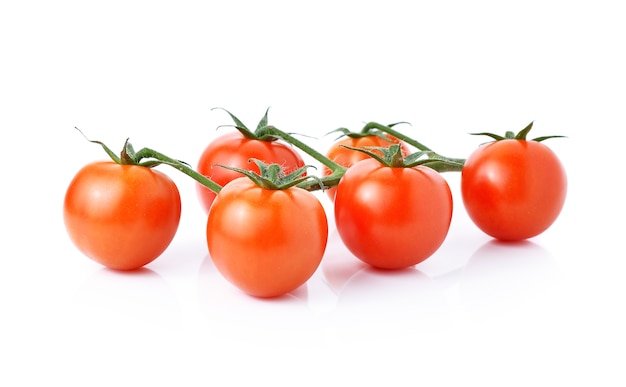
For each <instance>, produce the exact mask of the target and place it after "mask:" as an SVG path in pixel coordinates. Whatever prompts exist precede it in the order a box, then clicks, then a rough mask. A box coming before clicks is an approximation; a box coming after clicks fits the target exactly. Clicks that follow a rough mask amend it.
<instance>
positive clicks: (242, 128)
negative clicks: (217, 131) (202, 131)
mask: <svg viewBox="0 0 626 387" xmlns="http://www.w3.org/2000/svg"><path fill="white" fill-rule="evenodd" d="M215 109H219V110H223V111H225V112H226V113H228V115H229V116H230V118H231V119H232V120H233V122H234V123H235V124H234V125H221V126H232V127H234V128H235V129H237V130H238V131H239V132H240V133H241V134H242V135H243V136H244V137H245V138H247V139H250V140H259V141H276V140H279V139H280V137H278V136H275V135H273V134H272V133H271V130H270V129H271V128H272V126H270V125H268V122H269V120H268V117H267V115H268V113H269V111H270V108H267V110H265V114H264V115H263V117H262V118H261V120H260V121H259V123H258V124H257V126H256V129H255V130H251V129H248V127H247V126H246V125H244V123H243V122H242V121H241V120H240V119H239V118H237V116H235V115H234V114H232V113H231V112H229V111H228V110H226V109H224V108H220V107H216V108H213V109H211V110H215Z"/></svg>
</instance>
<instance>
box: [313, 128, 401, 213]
mask: <svg viewBox="0 0 626 387" xmlns="http://www.w3.org/2000/svg"><path fill="white" fill-rule="evenodd" d="M386 136H387V137H388V139H389V140H385V139H383V138H381V137H380V136H376V135H370V136H358V137H346V138H344V139H342V140H339V141H337V142H335V143H334V144H333V145H331V146H330V148H329V149H328V150H327V152H326V157H328V158H329V159H331V160H333V161H334V162H336V163H337V164H339V165H341V166H343V167H346V168H349V167H351V166H352V165H354V164H356V163H357V162H359V161H361V160H365V159H367V158H369V157H370V156H368V155H367V154H366V153H363V152H359V151H356V150H353V149H349V148H346V146H349V147H352V148H367V147H383V148H386V147H388V146H390V145H391V144H400V145H401V146H402V154H403V155H404V156H406V155H408V154H409V153H410V150H409V147H408V146H407V145H406V144H405V143H404V142H402V141H400V140H399V139H397V138H395V137H392V136H389V135H386ZM331 173H332V171H331V170H330V169H329V168H328V167H326V166H323V167H322V175H323V176H328V175H330V174H331ZM325 192H326V194H327V195H328V197H329V198H330V199H331V200H333V201H334V200H335V195H336V194H337V189H336V188H335V187H332V188H329V189H327V190H326V191H325Z"/></svg>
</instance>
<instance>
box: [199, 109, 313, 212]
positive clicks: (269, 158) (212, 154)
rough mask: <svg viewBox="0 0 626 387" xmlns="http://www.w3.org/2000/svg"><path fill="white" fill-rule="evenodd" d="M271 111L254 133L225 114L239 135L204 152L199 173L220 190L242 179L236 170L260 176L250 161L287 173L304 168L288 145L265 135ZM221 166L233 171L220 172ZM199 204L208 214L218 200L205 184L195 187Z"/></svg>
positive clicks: (229, 135) (214, 143)
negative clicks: (278, 168)
mask: <svg viewBox="0 0 626 387" xmlns="http://www.w3.org/2000/svg"><path fill="white" fill-rule="evenodd" d="M268 111H269V109H268V110H266V111H265V115H264V116H263V118H262V119H261V120H260V121H259V123H258V125H257V128H256V130H255V131H252V130H250V129H248V128H247V127H246V126H245V125H244V124H243V122H241V121H240V120H239V119H238V118H237V117H236V116H234V115H233V114H231V113H230V112H228V111H227V110H226V112H227V113H228V114H229V115H230V117H231V118H232V119H233V121H234V123H235V128H236V129H237V131H236V132H231V133H227V134H224V135H222V136H219V137H217V138H216V139H215V140H213V141H212V142H211V143H210V144H209V145H208V146H207V147H206V148H205V149H204V150H203V152H202V154H201V155H200V159H199V160H198V165H197V171H198V172H199V173H200V174H202V175H204V176H206V177H207V178H209V179H211V180H212V181H214V182H215V183H217V184H219V185H220V186H224V185H226V184H227V183H228V182H230V181H231V180H233V179H236V178H238V177H242V176H243V175H242V174H241V172H239V171H238V170H237V169H244V170H251V171H253V172H256V173H259V169H258V166H257V165H256V164H254V163H252V164H251V163H249V162H248V160H250V159H259V160H262V161H263V162H265V163H268V164H274V163H275V164H280V165H282V166H283V168H285V171H286V172H287V173H290V172H292V171H295V170H297V169H300V168H302V167H303V166H304V160H303V159H302V157H301V156H300V154H299V153H298V152H297V151H296V150H295V149H294V148H293V147H292V146H291V145H290V144H288V143H285V142H284V141H280V138H278V137H276V136H273V135H271V134H269V132H267V131H266V128H267V126H268V118H267V114H268ZM218 165H224V166H229V167H234V168H235V169H227V168H221V167H219V166H218ZM196 192H197V196H198V199H199V201H200V204H201V206H202V208H203V209H204V211H205V212H206V213H208V212H209V209H210V208H211V204H212V203H213V200H214V199H215V195H216V194H215V192H214V191H212V190H210V189H207V188H206V187H205V186H203V185H202V184H196Z"/></svg>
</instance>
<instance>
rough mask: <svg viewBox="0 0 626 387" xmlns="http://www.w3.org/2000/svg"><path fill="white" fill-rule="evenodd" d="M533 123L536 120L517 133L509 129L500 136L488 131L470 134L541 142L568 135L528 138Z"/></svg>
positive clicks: (498, 139)
mask: <svg viewBox="0 0 626 387" xmlns="http://www.w3.org/2000/svg"><path fill="white" fill-rule="evenodd" d="M533 123H534V121H531V123H530V124H528V125H527V126H526V127H525V128H524V129H522V130H520V131H519V132H518V133H517V134H515V133H514V132H511V131H507V132H506V133H505V135H504V136H500V135H497V134H494V133H488V132H480V133H470V135H472V136H488V137H491V138H493V139H494V141H502V140H522V141H536V142H541V141H544V140H547V139H549V138H564V137H566V136H541V137H536V138H533V139H532V140H527V139H526V137H527V136H528V133H529V132H530V130H531V129H532V127H533Z"/></svg>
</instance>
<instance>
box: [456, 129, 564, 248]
mask: <svg viewBox="0 0 626 387" xmlns="http://www.w3.org/2000/svg"><path fill="white" fill-rule="evenodd" d="M461 193H462V197H463V204H464V206H465V208H466V210H467V213H468V215H469V217H470V218H471V220H472V221H473V222H474V223H475V224H476V225H477V226H478V228H480V229H481V230H482V231H483V232H485V233H486V234H488V235H490V236H492V237H493V238H496V239H500V240H511V241H516V240H523V239H527V238H532V237H534V236H537V235H539V234H541V233H542V232H544V231H545V230H546V229H548V227H550V225H552V223H553V222H554V221H555V220H556V218H557V217H558V215H559V213H560V212H561V209H562V208H563V205H564V203H565V196H566V193H567V177H566V173H565V169H564V168H563V165H562V164H561V162H560V160H559V159H558V157H557V156H556V155H555V153H554V152H553V151H552V150H551V149H550V148H549V147H547V146H546V145H544V144H543V143H541V142H538V141H530V140H518V139H505V140H499V141H495V142H492V143H489V144H484V145H482V146H480V147H479V148H478V149H476V150H475V151H474V152H473V153H472V154H471V155H470V157H468V159H467V160H466V162H465V165H464V167H463V170H462V172H461Z"/></svg>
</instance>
